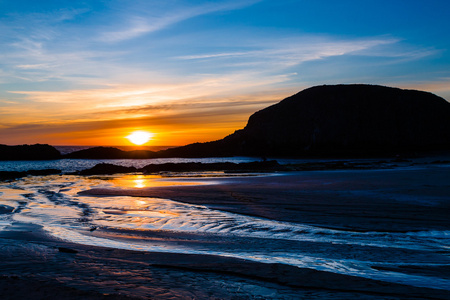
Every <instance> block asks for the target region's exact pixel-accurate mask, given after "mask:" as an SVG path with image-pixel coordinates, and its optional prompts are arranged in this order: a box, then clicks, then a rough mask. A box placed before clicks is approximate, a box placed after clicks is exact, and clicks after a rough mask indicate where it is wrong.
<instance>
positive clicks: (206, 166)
mask: <svg viewBox="0 0 450 300" xmlns="http://www.w3.org/2000/svg"><path fill="white" fill-rule="evenodd" d="M284 170H286V167H285V166H282V165H280V164H279V163H278V162H277V161H275V160H270V161H255V162H248V163H239V164H237V163H232V162H223V163H194V162H193V163H165V164H150V165H147V166H145V167H143V168H141V169H136V168H135V167H123V166H118V165H113V164H105V163H101V164H97V165H95V166H94V167H92V168H90V169H86V170H82V171H79V172H77V173H74V174H79V175H107V174H109V175H110V174H118V173H134V172H143V173H147V174H148V173H159V172H201V171H228V172H255V171H258V172H274V171H284Z"/></svg>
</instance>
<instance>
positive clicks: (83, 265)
mask: <svg viewBox="0 0 450 300" xmlns="http://www.w3.org/2000/svg"><path fill="white" fill-rule="evenodd" d="M449 171H450V168H448V167H442V168H439V167H436V168H430V169H427V168H425V169H417V170H416V169H408V170H400V169H399V170H365V171H345V172H340V171H330V172H327V171H320V172H297V173H290V174H276V175H270V176H262V177H259V176H257V177H239V178H207V179H205V178H201V179H192V178H190V179H189V181H196V180H198V182H199V183H200V182H202V183H204V182H210V183H214V184H206V185H205V184H203V185H180V186H163V187H151V188H139V189H138V188H124V187H120V188H106V189H92V190H89V191H85V192H83V193H82V194H84V195H86V196H87V195H89V196H95V197H101V196H103V195H130V196H140V197H141V196H146V197H160V198H166V199H172V200H176V201H182V202H186V203H193V204H201V205H205V206H208V207H211V208H215V209H220V210H224V211H230V212H236V213H239V214H247V215H252V216H259V217H263V218H268V219H273V220H279V221H289V222H295V223H299V224H310V225H316V226H320V227H328V228H338V229H341V230H342V229H344V230H352V231H362V232H364V231H383V232H409V231H424V230H449V228H450V221H449V218H448V215H449V211H450V210H449V208H450V197H449V191H450V182H449V181H448V178H450V176H449V175H450V172H449ZM178 180H183V179H178ZM186 180H187V179H186ZM4 213H9V212H7V211H5V212H4ZM123 233H124V231H122V234H123ZM90 234H92V235H93V236H97V237H107V236H108V235H110V234H111V235H115V233H114V232H112V231H107V230H105V231H103V230H95V231H93V232H92V233H90ZM154 234H155V235H157V233H154ZM131 238H133V232H132V231H130V232H128V234H126V237H125V238H124V239H131ZM139 238H141V236H139ZM189 238H190V236H189V235H188V234H186V235H184V236H183V237H180V236H178V237H173V239H174V241H175V243H177V239H183V240H189ZM305 247H307V243H305ZM330 247H331V246H330ZM448 254H449V253H443V254H439V255H444V256H448ZM0 261H1V262H2V263H1V267H0V298H2V299H24V298H29V299H62V298H64V299H80V298H83V299H148V298H151V299H450V296H449V294H448V291H444V290H438V289H429V288H418V287H412V286H406V285H401V284H395V283H388V282H382V281H377V280H371V279H364V278H360V277H354V276H348V275H342V274H340V275H339V274H333V273H330V272H322V271H317V270H312V269H305V268H299V267H295V266H289V265H284V264H276V263H275V264H268V263H259V262H256V261H248V260H242V259H238V258H231V257H219V256H213V255H194V254H175V253H153V252H139V251H129V250H120V249H111V248H103V247H94V246H86V245H81V244H74V243H69V242H65V241H62V240H58V239H56V238H54V237H51V236H50V235H48V233H46V232H45V231H43V230H42V228H40V227H39V226H38V225H31V224H24V223H20V222H16V223H14V224H13V226H11V227H9V228H7V229H5V230H3V231H1V232H0ZM374 267H376V266H374ZM402 272H409V273H412V274H428V275H431V276H433V275H436V276H439V277H441V278H449V277H450V276H449V274H450V268H446V267H445V266H440V267H439V268H436V269H433V268H417V267H414V266H409V267H408V266H403V268H402Z"/></svg>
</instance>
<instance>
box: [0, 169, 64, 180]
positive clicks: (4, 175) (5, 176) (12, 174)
mask: <svg viewBox="0 0 450 300" xmlns="http://www.w3.org/2000/svg"><path fill="white" fill-rule="evenodd" d="M54 174H61V170H58V169H43V170H28V171H24V172H18V171H0V181H2V180H11V179H18V178H21V177H25V176H28V175H33V176H41V175H54Z"/></svg>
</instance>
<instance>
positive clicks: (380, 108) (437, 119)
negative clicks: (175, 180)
mask: <svg viewBox="0 0 450 300" xmlns="http://www.w3.org/2000/svg"><path fill="white" fill-rule="evenodd" d="M27 147H28V148H27ZM55 151H56V152H55ZM424 151H450V103H449V102H447V101H446V100H445V99H443V98H441V97H438V96H436V95H434V94H432V93H428V92H423V91H416V90H402V89H399V88H392V87H384V86H378V85H365V84H350V85H323V86H315V87H311V88H308V89H305V90H303V91H301V92H299V93H297V94H295V95H293V96H291V97H288V98H286V99H284V100H282V101H280V102H279V103H277V104H274V105H272V106H269V107H267V108H265V109H263V110H260V111H258V112H256V113H254V114H253V115H251V116H250V118H249V120H248V123H247V125H246V126H245V128H243V129H241V130H237V131H236V132H234V133H233V134H231V135H229V136H227V137H225V138H223V139H221V140H217V141H213V142H206V143H194V144H190V145H186V146H182V147H176V148H170V149H166V150H161V151H157V152H154V151H147V150H135V151H123V150H120V149H117V148H112V147H94V148H90V149H85V150H80V151H76V152H72V153H69V154H66V155H61V154H60V153H59V152H58V151H57V150H56V149H55V148H53V147H51V146H48V145H31V146H28V145H22V146H5V145H0V160H19V159H35V160H39V159H59V158H82V159H144V158H167V157H215V156H256V157H287V156H288V157H320V156H347V157H351V156H382V155H396V154H403V153H415V152H424Z"/></svg>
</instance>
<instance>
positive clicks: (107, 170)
mask: <svg viewBox="0 0 450 300" xmlns="http://www.w3.org/2000/svg"><path fill="white" fill-rule="evenodd" d="M133 172H137V169H136V168H135V167H124V166H118V165H113V164H104V163H102V164H97V165H95V166H94V167H92V168H90V169H86V170H82V171H80V172H77V174H79V175H106V174H118V173H133Z"/></svg>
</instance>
